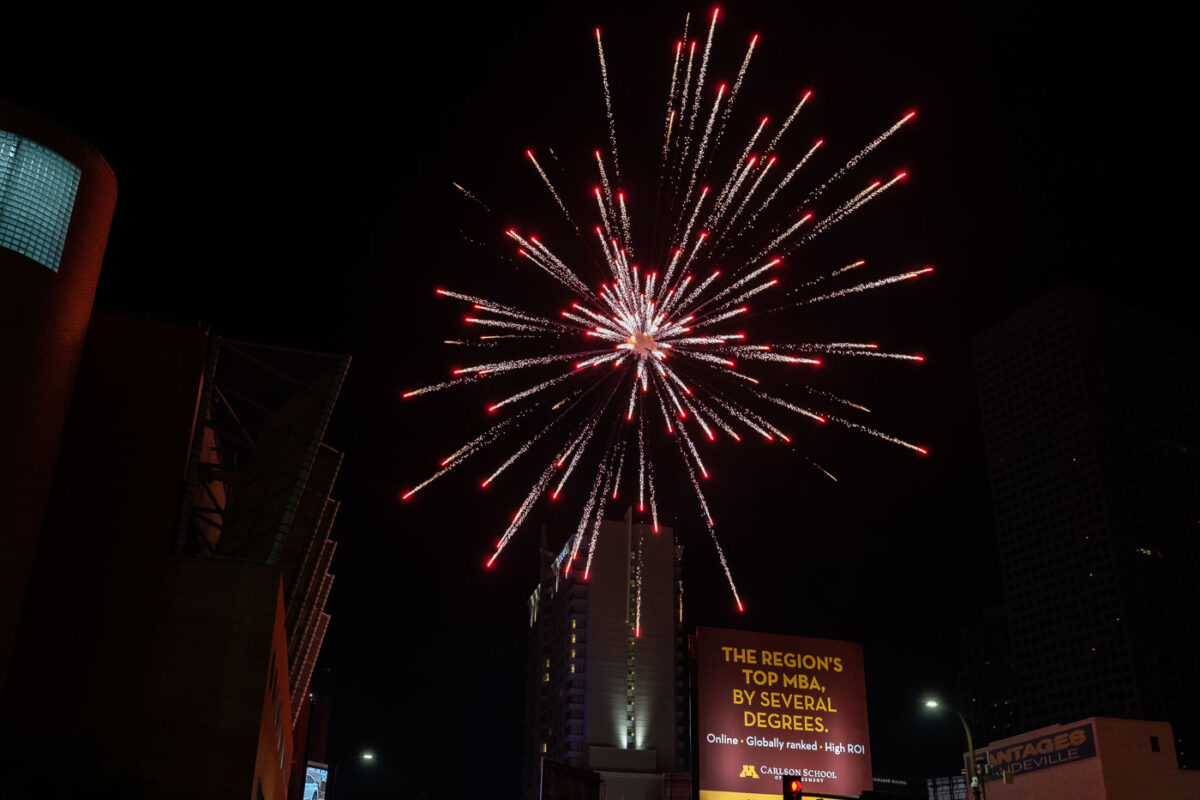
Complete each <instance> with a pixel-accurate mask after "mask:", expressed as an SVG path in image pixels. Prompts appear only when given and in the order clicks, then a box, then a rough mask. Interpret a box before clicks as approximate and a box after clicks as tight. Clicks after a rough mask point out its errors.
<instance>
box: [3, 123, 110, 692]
mask: <svg viewBox="0 0 1200 800" xmlns="http://www.w3.org/2000/svg"><path fill="white" fill-rule="evenodd" d="M116 201H117V180H116V177H114V175H113V172H112V170H111V169H110V168H109V166H108V164H107V163H106V162H105V161H104V159H103V158H102V157H101V156H100V154H99V153H97V152H96V151H95V150H94V149H93V148H92V147H91V146H89V145H88V144H87V143H86V142H84V141H83V140H82V139H80V138H79V137H77V136H75V135H74V134H72V133H71V132H70V131H67V130H64V129H63V128H62V127H60V126H58V125H56V124H54V123H53V122H51V121H49V120H47V119H45V118H43V117H41V116H39V115H37V114H34V113H31V112H28V111H25V110H24V109H21V108H17V107H15V106H12V105H9V104H7V103H5V102H2V101H0V387H2V389H0V442H3V447H0V508H3V509H4V512H3V520H2V521H0V689H2V688H3V686H4V683H5V679H6V675H7V673H8V666H9V660H10V658H11V655H12V648H13V642H14V638H15V636H16V631H17V626H18V624H19V622H18V621H19V619H20V615H21V609H22V607H23V606H24V603H25V593H26V590H27V587H28V583H27V580H28V575H29V568H30V565H31V564H32V563H33V557H34V552H35V550H36V549H37V540H38V536H39V535H40V533H41V528H42V518H43V514H44V513H45V509H46V500H47V498H48V496H49V494H50V483H51V480H52V479H53V476H54V467H55V464H56V462H57V460H58V446H59V441H60V440H61V438H62V433H63V426H64V425H65V424H66V420H67V410H68V408H69V407H70V402H71V392H72V390H73V389H74V386H75V371H76V368H77V365H78V363H79V357H80V353H81V352H82V350H83V339H84V334H85V333H86V331H87V326H88V319H89V318H90V316H91V313H92V299H93V298H94V297H95V294H96V283H97V281H98V280H99V278H100V265H101V262H102V261H103V258H104V248H105V245H106V244H107V242H108V231H109V226H110V224H111V222H112V216H113V209H114V208H115V206H116Z"/></svg>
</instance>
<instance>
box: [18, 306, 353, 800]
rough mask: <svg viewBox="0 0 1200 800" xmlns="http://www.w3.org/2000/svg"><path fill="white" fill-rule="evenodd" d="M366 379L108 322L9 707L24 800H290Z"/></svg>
mask: <svg viewBox="0 0 1200 800" xmlns="http://www.w3.org/2000/svg"><path fill="white" fill-rule="evenodd" d="M347 365H348V358H347V357H344V356H329V355H325V354H320V353H307V352H302V351H296V350H289V349H285V348H274V347H266V346H263V345H254V344H249V343H244V342H232V341H229V340H223V339H220V338H218V337H215V336H212V335H210V334H209V333H208V332H207V331H205V330H203V329H202V328H199V327H196V326H190V327H189V326H180V325H173V324H166V323H157V322H152V321H149V320H145V319H136V318H131V317H125V316H120V315H112V314H102V313H97V314H94V315H93V316H92V321H91V324H90V326H89V329H88V333H87V338H86V343H85V345H84V348H83V354H82V358H81V359H80V363H79V369H78V373H77V376H76V381H75V387H74V394H73V399H72V402H71V407H70V414H69V416H68V419H67V423H66V426H65V432H64V434H63V437H62V444H61V448H60V449H59V451H58V452H57V456H58V458H57V467H56V470H55V473H54V480H53V484H52V486H51V489H50V493H49V502H48V503H47V505H46V512H45V515H44V520H43V524H42V526H41V533H40V536H39V539H38V543H37V552H36V556H35V558H34V561H33V569H32V572H31V575H30V578H29V581H28V585H29V589H28V592H27V599H26V602H25V604H24V609H23V613H22V616H21V621H20V627H19V630H18V633H17V636H16V648H15V650H14V654H13V658H12V662H11V670H10V675H9V680H8V682H7V684H6V685H5V687H4V692H3V695H2V696H0V752H4V753H6V754H9V755H10V756H12V755H18V754H19V757H18V758H14V759H12V761H11V763H10V765H9V768H8V769H7V771H6V780H7V781H8V785H7V786H8V788H9V789H10V790H11V791H12V792H14V793H15V796H49V797H57V796H96V797H130V798H138V797H146V798H150V797H154V798H174V797H179V798H184V797H187V798H191V797H201V796H203V797H248V798H250V799H251V800H257V799H258V798H265V799H268V800H269V799H270V798H283V797H285V796H286V795H287V784H288V780H289V778H290V776H291V773H292V772H293V765H294V762H295V761H296V760H297V759H298V758H303V752H300V753H298V752H297V750H301V751H302V747H301V748H298V747H297V746H296V743H295V740H296V738H297V737H296V735H295V733H294V731H295V722H296V721H297V719H298V717H299V716H300V711H301V709H302V707H303V702H302V701H303V699H304V698H306V697H307V691H308V681H309V679H310V676H311V672H312V663H313V661H314V659H315V657H316V652H317V651H318V650H319V649H320V645H321V640H322V638H323V635H324V631H325V628H326V626H327V624H328V619H329V618H328V616H327V615H326V614H325V613H324V611H323V604H324V600H325V598H326V597H327V595H328V591H329V584H330V582H331V580H332V577H331V576H330V575H329V559H330V557H331V556H332V547H333V545H332V542H330V541H329V539H328V533H329V526H330V525H331V524H332V521H333V512H334V511H335V510H336V503H335V502H334V501H331V500H330V499H329V490H330V487H331V486H332V483H333V480H334V478H335V477H336V474H337V466H338V464H339V463H340V454H338V453H337V452H336V451H333V450H331V449H330V448H328V447H326V446H325V445H324V444H323V443H322V437H323V434H324V430H325V425H326V423H327V421H328V419H329V414H330V412H331V411H332V407H333V403H334V400H335V399H336V397H337V394H338V391H339V389H340V386H341V382H342V379H343V377H344V375H345V372H346V369H347Z"/></svg>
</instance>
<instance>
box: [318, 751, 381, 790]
mask: <svg viewBox="0 0 1200 800" xmlns="http://www.w3.org/2000/svg"><path fill="white" fill-rule="evenodd" d="M358 760H359V761H361V762H364V763H370V762H372V761H374V760H375V754H374V753H372V752H371V751H370V750H364V751H362V752H361V753H359V754H358ZM345 761H346V759H344V758H342V759H339V760H338V761H337V763H335V764H334V765H333V769H332V770H331V771H330V773H329V785H328V786H327V787H325V799H326V800H329V798H331V797H333V789H334V787H335V786H337V774H338V768H339V767H340V766H342V764H343V763H344V762H345Z"/></svg>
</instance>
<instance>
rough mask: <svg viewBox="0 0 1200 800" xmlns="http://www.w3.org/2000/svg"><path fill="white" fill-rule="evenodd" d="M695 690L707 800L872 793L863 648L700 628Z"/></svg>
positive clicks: (702, 788) (702, 793)
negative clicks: (790, 784)
mask: <svg viewBox="0 0 1200 800" xmlns="http://www.w3.org/2000/svg"><path fill="white" fill-rule="evenodd" d="M696 686H697V705H698V707H697V717H696V723H697V731H698V735H699V747H698V751H697V757H698V767H699V788H700V800H734V798H738V799H742V798H744V799H746V800H757V798H764V799H765V798H772V799H774V798H779V797H781V796H782V794H781V793H782V788H781V785H780V783H779V777H780V776H781V775H785V774H787V775H799V776H801V780H802V783H803V786H804V794H805V795H809V794H811V795H815V796H822V795H841V796H846V797H857V796H858V795H860V794H862V793H863V792H864V791H867V790H869V789H871V747H870V741H869V738H868V735H867V697H866V694H867V693H866V680H865V677H864V675H863V660H862V645H859V644H857V643H854V642H839V641H834V640H831V639H808V638H803V637H799V636H782V635H779V634H773V633H751V632H749V631H735V630H725V629H721V628H699V629H698V630H697V631H696Z"/></svg>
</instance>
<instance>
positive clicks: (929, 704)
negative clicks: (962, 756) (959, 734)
mask: <svg viewBox="0 0 1200 800" xmlns="http://www.w3.org/2000/svg"><path fill="white" fill-rule="evenodd" d="M925 707H926V708H942V704H941V703H939V702H938V701H937V700H933V699H929V700H926V701H925ZM946 708H949V709H950V710H951V711H953V712H954V713H955V714H957V715H958V721H959V722H961V723H962V726H963V731H965V732H966V734H967V752H968V753H970V756H969V757H968V758H969V760H968V762H967V781H968V782H969V783H970V784H971V786H972V788H974V789H975V800H980V798H981V797H985V796H986V793H984V791H983V778H981V777H980V776H979V773H978V772H977V771H976V769H975V743H974V741H973V740H972V739H971V726H970V725H968V724H967V718H966V717H964V716H963V715H962V712H961V711H959V710H958V709H957V708H953V707H952V706H946Z"/></svg>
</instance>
